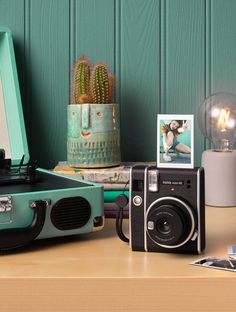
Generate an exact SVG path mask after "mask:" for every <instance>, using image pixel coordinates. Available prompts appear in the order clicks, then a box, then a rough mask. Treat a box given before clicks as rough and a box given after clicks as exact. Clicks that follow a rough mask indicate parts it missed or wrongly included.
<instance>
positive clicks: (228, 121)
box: [198, 93, 236, 207]
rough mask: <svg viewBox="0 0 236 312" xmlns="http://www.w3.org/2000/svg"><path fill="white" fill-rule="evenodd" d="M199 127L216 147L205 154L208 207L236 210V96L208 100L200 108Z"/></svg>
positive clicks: (220, 96) (216, 97)
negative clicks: (233, 207)
mask: <svg viewBox="0 0 236 312" xmlns="http://www.w3.org/2000/svg"><path fill="white" fill-rule="evenodd" d="M198 123H199V127H200V129H201V131H202V133H203V135H204V136H205V137H206V138H207V139H208V140H209V141H210V142H211V143H212V144H213V149H210V150H206V151H204V152H203V154H202V167H203V168H204V169H205V202H206V205H209V206H220V207H231V206H236V150H235V149H234V144H235V142H236V95H235V94H232V93H216V94H213V95H211V96H209V97H208V98H207V99H206V100H205V101H204V102H203V103H202V105H200V106H199V110H198Z"/></svg>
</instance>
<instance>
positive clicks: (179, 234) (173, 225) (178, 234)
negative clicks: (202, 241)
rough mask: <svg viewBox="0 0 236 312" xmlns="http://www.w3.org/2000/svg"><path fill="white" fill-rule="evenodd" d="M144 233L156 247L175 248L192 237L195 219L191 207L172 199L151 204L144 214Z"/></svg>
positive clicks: (167, 198) (164, 199)
mask: <svg viewBox="0 0 236 312" xmlns="http://www.w3.org/2000/svg"><path fill="white" fill-rule="evenodd" d="M145 224H146V233H147V235H148V236H149V237H150V239H151V240H152V241H153V242H154V243H155V244H157V245H159V246H162V247H165V248H177V247H180V246H182V245H183V244H185V243H186V242H187V241H188V240H189V239H191V237H192V236H193V233H194V230H195V226H196V224H195V217H194V214H193V210H192V209H191V207H190V206H189V205H188V204H187V203H185V202H184V201H182V200H180V199H178V198H174V197H162V198H160V199H158V200H156V201H155V202H153V203H152V204H151V205H150V206H149V208H148V209H147V213H146V222H145Z"/></svg>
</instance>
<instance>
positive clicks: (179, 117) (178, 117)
mask: <svg viewBox="0 0 236 312" xmlns="http://www.w3.org/2000/svg"><path fill="white" fill-rule="evenodd" d="M162 120H188V121H190V122H191V156H190V163H189V164H183V163H180V164H178V163H171V162H168V163H164V162H161V160H160V154H161V153H160V135H161V133H160V122H161V121H162ZM157 167H160V168H183V169H188V168H189V169H190V168H191V169H193V168H194V115H177V114H172V115H169V114H158V115H157Z"/></svg>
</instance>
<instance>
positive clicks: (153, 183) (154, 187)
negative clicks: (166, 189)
mask: <svg viewBox="0 0 236 312" xmlns="http://www.w3.org/2000/svg"><path fill="white" fill-rule="evenodd" d="M158 175H159V173H158V170H149V171H148V190H149V192H158Z"/></svg>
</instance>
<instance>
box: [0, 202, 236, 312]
mask: <svg viewBox="0 0 236 312" xmlns="http://www.w3.org/2000/svg"><path fill="white" fill-rule="evenodd" d="M235 220H236V209H235V207H234V208H227V209H219V208H215V207H206V234H207V247H206V251H205V254H204V255H199V256H197V255H179V254H170V253H169V254H168V253H155V252H133V251H131V249H130V247H129V245H128V244H124V243H123V242H122V241H121V240H120V239H119V238H118V237H117V235H116V230H115V220H112V219H110V220H106V223H105V228H104V230H103V231H100V232H96V233H88V234H81V235H77V236H76V235H75V236H73V237H64V238H61V239H60V238H57V239H47V240H46V239H45V240H37V241H34V242H33V243H32V244H31V246H28V247H27V248H24V249H23V250H21V252H18V253H15V254H11V253H8V254H7V253H6V254H2V255H1V267H0V281H1V283H0V293H1V299H2V301H1V309H2V311H9V312H18V311H20V312H22V311H26V312H29V311H35V312H42V311H45V312H47V311H48V312H54V311H55V312H56V311H57V312H64V311H68V312H74V311H140V312H143V311H160V312H165V311H168V312H175V311H178V312H190V311H191V312H198V311H205V312H217V311H222V312H223V311H224V312H225V311H227V312H231V311H235V301H236V300H235V295H234V294H235V281H236V275H235V274H234V273H233V272H227V271H223V270H216V269H208V268H201V267H196V266H192V265H189V263H190V262H192V261H193V260H196V259H198V258H201V257H203V256H212V255H213V256H219V257H224V258H225V257H227V246H228V245H231V244H234V243H235ZM127 228H128V222H126V220H125V221H124V229H125V230H127ZM127 235H128V233H127ZM22 307H23V309H22Z"/></svg>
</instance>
